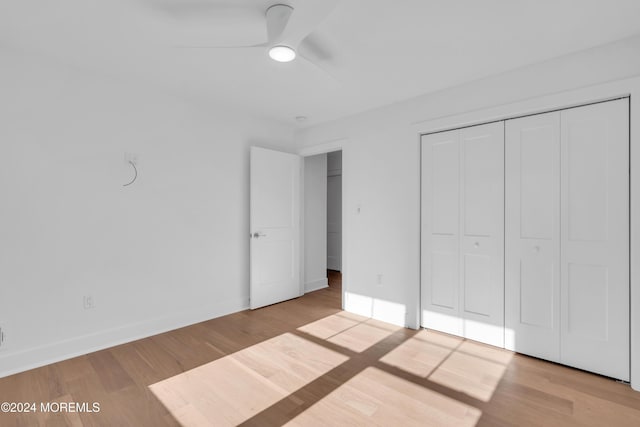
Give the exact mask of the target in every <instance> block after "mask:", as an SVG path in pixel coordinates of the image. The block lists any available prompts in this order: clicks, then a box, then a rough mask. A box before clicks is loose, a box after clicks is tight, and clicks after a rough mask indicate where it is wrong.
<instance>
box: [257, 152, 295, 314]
mask: <svg viewBox="0 0 640 427" xmlns="http://www.w3.org/2000/svg"><path fill="white" fill-rule="evenodd" d="M250 156H251V177H250V181H251V184H250V186H251V188H250V241H251V245H250V246H251V247H250V250H251V255H250V258H251V260H250V269H251V273H250V274H251V279H250V282H251V283H250V307H251V308H252V309H254V308H258V307H263V306H265V305H270V304H275V303H277V302H280V301H285V300H288V299H291V298H296V297H298V296H300V295H302V286H301V277H300V200H301V197H300V180H301V167H300V164H301V162H300V157H299V156H297V155H294V154H289V153H282V152H279V151H273V150H267V149H264V148H258V147H251V155H250Z"/></svg>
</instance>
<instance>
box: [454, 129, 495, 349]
mask: <svg viewBox="0 0 640 427" xmlns="http://www.w3.org/2000/svg"><path fill="white" fill-rule="evenodd" d="M460 166H461V168H460V169H461V174H460V213H461V215H460V237H461V238H460V261H459V262H460V284H461V288H460V311H461V313H462V316H463V318H464V336H465V338H469V339H472V340H476V341H481V342H484V343H487V344H491V345H495V346H498V347H503V346H504V122H497V123H489V124H486V125H480V126H473V127H469V128H465V129H462V130H461V131H460Z"/></svg>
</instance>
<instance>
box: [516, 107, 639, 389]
mask: <svg viewBox="0 0 640 427" xmlns="http://www.w3.org/2000/svg"><path fill="white" fill-rule="evenodd" d="M628 118H629V105H628V100H627V99H622V100H616V101H610V102H605V103H600V104H594V105H589V106H584V107H578V108H572V109H567V110H562V111H559V112H553V113H548V114H541V115H537V116H531V117H525V118H520V119H514V120H508V121H507V122H506V159H505V160H506V175H505V180H506V205H505V207H506V215H505V229H506V234H505V242H506V255H505V267H506V269H505V279H506V282H505V304H506V305H505V314H506V319H505V320H506V325H505V337H506V341H505V346H506V347H507V348H509V349H512V350H516V351H518V352H522V353H526V354H530V355H533V356H537V357H541V358H544V359H548V360H552V361H557V362H560V363H564V364H567V365H571V366H575V367H578V368H581V369H585V370H589V371H592V372H597V373H600V374H603V375H607V376H610V377H614V378H619V379H623V380H628V379H629V122H628Z"/></svg>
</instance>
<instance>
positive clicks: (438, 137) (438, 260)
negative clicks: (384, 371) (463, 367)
mask: <svg viewBox="0 0 640 427" xmlns="http://www.w3.org/2000/svg"><path fill="white" fill-rule="evenodd" d="M459 134H460V133H459V131H457V130H455V131H450V132H442V133H436V134H431V135H425V136H423V137H422V195H421V197H422V230H421V233H422V239H421V241H422V243H421V244H422V259H421V271H422V278H421V282H422V285H421V286H422V301H421V303H422V304H421V305H422V326H423V327H425V328H429V329H435V330H438V331H442V332H447V333H450V334H454V335H459V336H462V335H463V328H462V326H463V325H462V319H461V317H460V309H459V303H458V301H459V293H458V287H459V278H458V276H459V274H458V271H459V249H458V248H459V237H460V234H459V209H460V205H459V203H460V202H459V193H460V191H459V186H460V166H459V163H460V149H459Z"/></svg>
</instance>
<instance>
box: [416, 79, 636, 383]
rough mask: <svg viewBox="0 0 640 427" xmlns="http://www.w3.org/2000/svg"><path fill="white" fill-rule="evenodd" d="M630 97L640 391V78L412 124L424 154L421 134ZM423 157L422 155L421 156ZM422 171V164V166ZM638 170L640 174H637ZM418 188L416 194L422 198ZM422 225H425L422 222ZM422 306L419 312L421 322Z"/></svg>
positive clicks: (633, 303) (633, 355)
mask: <svg viewBox="0 0 640 427" xmlns="http://www.w3.org/2000/svg"><path fill="white" fill-rule="evenodd" d="M625 97H628V98H629V105H630V108H629V111H630V117H629V150H630V154H629V167H630V179H629V181H630V183H629V184H630V192H629V193H630V200H629V207H630V224H629V226H630V232H629V238H630V239H629V243H630V244H629V247H630V258H629V265H630V286H629V287H630V349H631V352H630V353H631V354H630V361H631V369H630V372H631V387H632V388H633V389H634V390H637V391H640V327H635V328H634V326H633V325H640V214H638V212H640V77H633V78H628V79H623V80H618V81H614V82H608V83H602V84H597V85H593V86H589V87H583V88H579V89H573V90H568V91H563V92H559V93H553V94H549V95H543V96H540V97H536V98H531V99H527V100H523V101H517V102H513V103H508V104H503V105H499V106H495V107H487V108H483V109H478V110H474V111H469V112H464V113H460V114H454V115H451V116H446V117H440V118H436V119H429V120H425V121H419V122H415V123H413V124H411V128H412V133H413V134H414V135H415V140H414V143H415V144H416V151H417V152H418V153H420V150H421V143H420V141H421V137H422V135H424V134H428V133H435V132H442V131H446V130H451V129H456V128H461V127H466V126H473V125H477V124H482V123H488V122H492V121H499V120H505V119H509V118H515V117H520V116H527V115H533V114H538V113H544V112H549V111H555V110H560V109H566V108H571V107H577V106H581V105H587V104H592V103H596V102H604V101H610V100H613V99H618V98H625ZM418 158H420V156H418ZM420 170H421V167H420ZM634 170H638V173H635V174H634V172H633V171H634ZM420 194H421V189H420V188H418V193H417V195H416V197H418V199H419V198H420ZM420 227H421V225H420ZM417 269H418V277H421V271H420V269H421V266H420V263H418V265H417ZM420 288H421V283H420V281H419V282H418V283H417V286H416V287H415V288H414V292H415V295H414V296H415V298H417V299H418V300H420V297H421V295H420V293H421V290H420ZM420 312H421V308H420V307H418V309H417V313H416V315H417V316H418V322H420V318H419V316H420Z"/></svg>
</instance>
